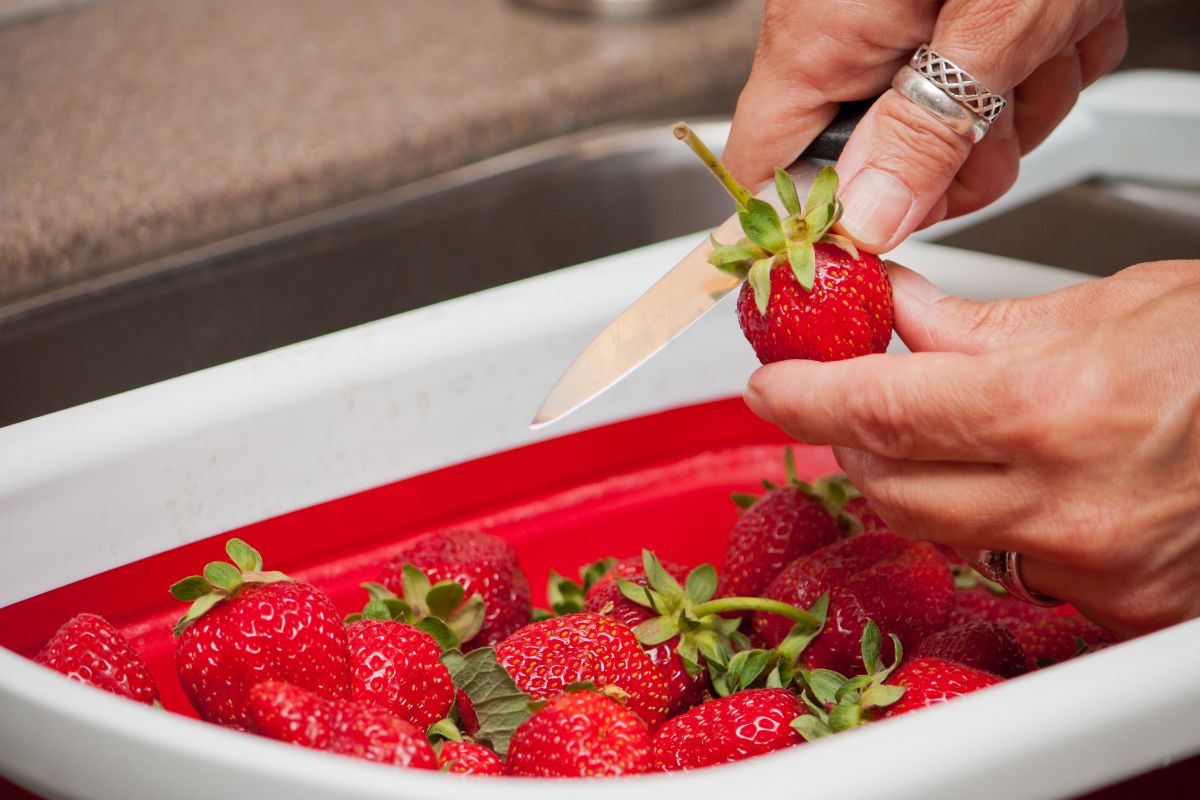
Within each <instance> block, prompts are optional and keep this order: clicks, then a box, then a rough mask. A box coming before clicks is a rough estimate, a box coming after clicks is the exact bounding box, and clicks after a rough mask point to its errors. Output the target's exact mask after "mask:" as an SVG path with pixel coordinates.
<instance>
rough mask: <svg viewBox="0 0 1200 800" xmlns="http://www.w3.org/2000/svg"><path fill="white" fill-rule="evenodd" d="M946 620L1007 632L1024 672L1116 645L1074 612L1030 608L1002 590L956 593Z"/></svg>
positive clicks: (1107, 633) (1110, 635)
mask: <svg viewBox="0 0 1200 800" xmlns="http://www.w3.org/2000/svg"><path fill="white" fill-rule="evenodd" d="M950 620H951V624H961V623H963V622H970V621H976V620H985V621H987V622H993V623H997V624H999V625H1003V626H1004V627H1005V628H1008V629H1009V630H1010V631H1012V633H1013V635H1014V636H1016V637H1017V641H1019V642H1020V643H1021V648H1022V649H1023V650H1024V652H1025V661H1026V669H1037V668H1038V667H1044V666H1048V665H1049V664H1056V663H1058V662H1060V661H1068V660H1070V659H1072V658H1074V657H1076V656H1078V655H1080V654H1082V653H1084V652H1087V651H1090V650H1098V649H1100V648H1102V647H1105V646H1107V645H1109V644H1112V643H1113V642H1114V641H1116V637H1115V636H1114V635H1113V633H1112V632H1111V631H1108V630H1105V629H1104V628H1101V627H1100V626H1099V625H1096V624H1095V623H1093V622H1091V621H1090V620H1088V619H1087V618H1086V617H1084V616H1082V615H1080V614H1079V612H1077V611H1075V610H1074V609H1071V608H1069V607H1066V606H1063V607H1059V608H1043V607H1041V606H1035V605H1030V604H1029V603H1023V602H1021V601H1020V600H1018V599H1016V598H1015V597H1011V596H1010V595H1008V594H1005V593H1004V592H1003V590H998V591H994V590H992V589H989V588H986V587H983V586H975V587H972V588H965V589H960V590H959V591H958V592H956V593H955V597H954V610H953V611H952V612H951V615H950Z"/></svg>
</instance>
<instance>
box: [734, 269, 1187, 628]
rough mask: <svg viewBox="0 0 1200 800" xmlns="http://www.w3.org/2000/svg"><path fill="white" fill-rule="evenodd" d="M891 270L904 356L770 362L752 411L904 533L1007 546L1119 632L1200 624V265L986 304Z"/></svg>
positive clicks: (1055, 591)
mask: <svg viewBox="0 0 1200 800" xmlns="http://www.w3.org/2000/svg"><path fill="white" fill-rule="evenodd" d="M890 271H891V278H892V281H893V286H894V291H895V300H896V329H897V331H898V332H899V333H900V336H901V338H903V339H904V341H905V343H906V344H907V345H908V346H909V348H910V349H911V350H913V351H914V352H913V353H912V354H908V355H899V356H897V355H884V354H880V355H871V356H864V357H862V358H856V359H851V360H848V361H839V362H833V363H828V364H820V363H816V362H809V361H786V362H780V363H776V364H771V365H769V366H766V367H763V368H762V369H760V370H758V371H757V372H756V373H755V374H754V375H753V376H752V377H751V379H750V384H749V387H748V388H747V392H746V402H747V403H748V404H749V406H750V408H751V409H753V410H754V412H755V413H757V414H758V415H759V416H761V417H763V418H764V419H767V420H769V421H773V422H775V423H777V424H779V425H780V426H781V427H782V428H783V429H784V430H785V431H786V432H787V433H788V434H790V435H791V436H793V437H795V438H796V439H799V440H800V441H803V442H808V443H812V444H831V445H833V446H834V453H835V455H836V456H837V459H838V463H839V464H841V466H842V468H843V469H844V470H845V471H846V473H847V474H848V475H849V477H850V479H851V480H852V481H853V482H854V484H855V485H856V486H858V487H859V488H860V489H861V491H862V492H863V494H864V495H865V496H866V498H867V500H868V501H869V502H870V503H871V505H872V506H873V507H874V508H875V509H876V510H877V511H878V512H879V514H880V515H881V516H882V517H883V518H884V519H885V520H886V521H887V522H888V523H889V524H890V525H891V526H892V527H893V528H894V530H895V531H896V532H897V533H899V534H901V535H903V536H907V537H910V538H920V539H927V540H930V541H934V542H938V543H941V544H946V545H949V546H951V547H955V548H959V549H962V550H978V549H994V550H1015V551H1017V552H1019V553H1021V554H1022V559H1021V565H1022V574H1023V576H1024V578H1025V582H1026V584H1027V585H1029V586H1030V587H1031V588H1032V589H1034V590H1036V591H1040V592H1043V593H1045V594H1049V595H1052V596H1054V597H1058V598H1061V599H1063V600H1066V601H1069V602H1071V603H1074V604H1075V605H1076V606H1077V607H1078V608H1079V609H1080V610H1081V611H1083V612H1084V613H1085V614H1087V615H1088V616H1089V617H1091V618H1092V619H1093V620H1095V621H1096V622H1099V623H1100V624H1102V625H1105V626H1106V627H1109V628H1112V629H1113V630H1116V631H1118V632H1119V633H1123V634H1132V633H1139V632H1143V631H1148V630H1153V629H1155V628H1159V627H1162V626H1165V625H1169V624H1171V623H1174V622H1178V621H1181V620H1183V619H1187V618H1190V617H1193V616H1196V615H1198V614H1200V325H1197V324H1196V319H1197V317H1198V316H1200V261H1174V262H1159V263H1154V264H1142V265H1139V266H1136V267H1130V268H1129V269H1126V270H1124V271H1122V272H1120V273H1118V274H1117V275H1115V276H1113V277H1111V278H1106V279H1104V280H1097V281H1092V282H1089V283H1085V284H1081V285H1078V286H1074V287H1071V288H1069V289H1064V290H1062V291H1059V292H1054V293H1051V294H1048V295H1043V296H1041V297H1034V298H1029V299H1022V300H1006V301H1000V302H994V303H977V302H970V301H966V300H960V299H957V298H952V297H946V296H943V295H942V294H941V293H940V292H939V291H938V290H937V289H936V288H934V287H933V286H932V285H931V284H929V283H928V282H927V281H925V279H924V278H922V277H920V276H919V275H917V274H916V273H914V272H911V271H909V270H907V269H904V268H903V267H898V266H895V265H892V266H891V268H890Z"/></svg>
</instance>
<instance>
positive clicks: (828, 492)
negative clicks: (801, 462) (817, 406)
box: [730, 447, 863, 533]
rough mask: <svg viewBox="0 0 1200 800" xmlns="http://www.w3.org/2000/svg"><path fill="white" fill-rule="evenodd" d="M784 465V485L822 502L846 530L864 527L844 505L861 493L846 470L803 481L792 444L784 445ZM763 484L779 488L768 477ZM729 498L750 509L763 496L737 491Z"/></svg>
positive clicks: (743, 507) (857, 529)
mask: <svg viewBox="0 0 1200 800" xmlns="http://www.w3.org/2000/svg"><path fill="white" fill-rule="evenodd" d="M783 465H784V471H785V475H786V476H787V482H786V483H785V484H784V485H785V486H790V487H792V488H795V489H799V490H800V491H801V493H803V494H804V495H805V496H806V497H809V498H811V499H812V500H815V501H817V502H818V503H820V504H821V505H822V506H824V507H825V510H826V511H828V512H829V515H830V516H831V517H833V518H834V519H836V520H837V521H838V524H839V525H841V526H842V528H844V529H845V530H846V531H848V532H850V533H859V532H861V531H862V529H863V524H862V520H860V519H859V518H858V517H857V516H855V515H854V514H851V513H850V512H849V511H846V508H845V507H846V503H848V502H850V501H851V500H853V499H855V498H856V497H859V492H858V489H856V488H855V486H854V484H852V483H850V479H849V478H847V477H846V475H845V474H843V473H837V474H834V475H826V476H825V477H823V478H818V479H817V480H815V481H813V482H812V483H808V482H807V481H802V480H800V478H799V477H797V475H796V455H795V453H793V452H792V448H790V447H786V448H784V451H783ZM762 484H763V488H764V489H766V490H767V491H768V492H771V491H774V490H775V489H778V488H779V487H778V486H776V485H775V484H774V483H772V482H771V481H767V480H764V481H763V482H762ZM730 499H731V500H732V501H733V502H734V504H735V505H737V506H738V507H740V508H742V509H747V508H749V507H750V506H752V505H754V504H755V503H757V502H758V501H759V499H761V497H760V495H755V494H750V493H748V492H735V493H733V494H732V495H730Z"/></svg>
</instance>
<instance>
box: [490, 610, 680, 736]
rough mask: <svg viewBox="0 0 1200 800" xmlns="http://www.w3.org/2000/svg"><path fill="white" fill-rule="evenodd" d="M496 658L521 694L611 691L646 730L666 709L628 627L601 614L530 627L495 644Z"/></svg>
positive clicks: (659, 682) (663, 690)
mask: <svg viewBox="0 0 1200 800" xmlns="http://www.w3.org/2000/svg"><path fill="white" fill-rule="evenodd" d="M496 659H497V661H499V663H500V664H501V665H502V666H503V667H504V669H505V670H507V672H508V674H509V675H511V676H512V678H513V680H514V681H515V682H516V684H517V686H518V687H520V689H521V691H523V692H526V693H527V694H529V695H530V696H531V697H533V699H535V700H546V699H548V698H550V697H553V696H554V695H556V694H558V693H559V692H561V691H563V690H564V689H566V688H567V687H568V686H570V685H571V684H573V683H582V682H591V683H592V684H594V685H595V686H596V687H597V688H599V689H605V688H607V687H609V686H615V687H616V688H617V689H619V690H621V691H622V692H624V693H625V694H627V695H628V696H629V699H628V701H627V705H628V707H629V708H630V710H632V711H634V712H636V713H637V714H638V715H639V716H641V718H642V719H643V720H645V721H646V724H648V725H651V726H653V725H657V724H658V723H659V722H661V721H662V720H663V717H664V716H665V714H666V710H667V696H668V695H667V684H666V681H664V680H663V676H662V673H660V672H659V671H658V667H656V666H654V662H652V661H651V660H650V657H649V656H647V655H646V653H645V651H643V650H642V646H641V644H639V643H638V640H637V637H636V636H634V634H633V631H632V630H630V628H629V627H628V626H627V625H622V624H621V623H620V622H617V621H616V620H613V619H609V618H608V617H605V616H601V615H600V614H589V613H583V614H568V615H566V616H564V617H554V618H551V619H547V620H542V621H541V622H535V623H533V624H532V625H527V626H526V627H524V628H521V629H520V630H519V631H517V632H516V633H514V634H512V635H511V636H509V637H508V638H507V639H505V640H504V641H502V642H501V643H500V644H498V645H496Z"/></svg>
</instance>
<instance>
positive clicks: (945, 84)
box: [892, 44, 1008, 144]
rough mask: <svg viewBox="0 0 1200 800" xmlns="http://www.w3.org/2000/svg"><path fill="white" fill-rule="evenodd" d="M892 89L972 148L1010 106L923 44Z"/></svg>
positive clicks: (900, 72) (894, 80)
mask: <svg viewBox="0 0 1200 800" xmlns="http://www.w3.org/2000/svg"><path fill="white" fill-rule="evenodd" d="M892 88H893V89H895V90H896V91H897V92H899V93H900V94H901V95H903V96H904V97H905V98H906V99H908V100H909V101H910V102H912V103H914V104H916V105H918V106H920V107H921V108H923V109H925V110H926V111H928V112H929V113H931V114H933V115H934V116H935V117H937V118H938V119H940V120H941V121H942V122H944V123H945V124H946V125H947V126H948V127H949V128H950V129H951V130H953V131H954V132H955V133H957V134H959V135H960V136H962V137H964V138H966V139H967V140H968V141H970V142H971V143H972V144H974V143H975V142H978V141H979V140H980V139H982V138H983V137H984V136H985V135H986V134H987V132H988V128H990V127H991V124H992V123H993V122H994V121H995V120H996V117H998V116H1000V112H1002V111H1003V110H1004V107H1005V106H1006V105H1008V102H1007V101H1006V100H1005V99H1004V98H1003V97H1001V96H1000V95H998V94H995V93H993V92H990V91H988V90H987V89H986V88H984V86H983V84H981V83H980V82H979V81H977V80H975V79H974V78H973V77H971V74H970V73H968V72H967V71H966V70H964V69H961V68H959V67H958V66H957V65H956V64H955V63H954V62H952V61H950V60H949V59H947V58H943V57H942V56H940V55H938V54H937V53H935V52H934V51H933V50H932V49H930V47H929V45H927V44H923V45H921V46H920V47H918V48H917V51H916V52H915V53H913V57H912V58H911V59H910V60H909V62H908V64H906V65H905V66H903V67H901V68H900V70H899V71H898V72H897V73H896V75H895V77H893V78H892Z"/></svg>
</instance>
